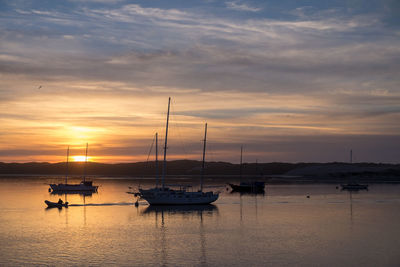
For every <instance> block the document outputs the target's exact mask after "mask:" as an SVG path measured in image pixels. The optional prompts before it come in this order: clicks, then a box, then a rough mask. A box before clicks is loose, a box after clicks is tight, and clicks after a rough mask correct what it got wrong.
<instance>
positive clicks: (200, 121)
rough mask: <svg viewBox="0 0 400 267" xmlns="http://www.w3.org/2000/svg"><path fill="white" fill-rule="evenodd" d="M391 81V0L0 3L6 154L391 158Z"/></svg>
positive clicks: (398, 76)
mask: <svg viewBox="0 0 400 267" xmlns="http://www.w3.org/2000/svg"><path fill="white" fill-rule="evenodd" d="M399 85H400V2H399V1H397V0H382V1H377V0H376V1H375V0H371V1H361V0H349V1H335V0H331V1H325V0H316V1H313V0H310V1H293V0H292V1H288V0H280V1H275V0H274V1H240V0H237V1H235V0H234V1H216V0H215V1H213V0H202V1H200V0H199V1H187V0H186V1H174V0H170V1H152V0H146V1H124V0H65V1H54V0H49V1H46V0H43V1H28V0H12V1H5V0H0V127H1V128H0V161H3V162H31V161H41V162H61V161H65V160H66V151H67V147H68V146H69V147H70V155H71V156H74V157H75V156H78V157H76V158H79V156H82V155H84V153H85V147H86V143H89V152H88V154H89V157H90V160H92V161H97V162H104V163H117V162H136V161H145V160H147V159H148V158H149V157H150V160H154V156H153V152H154V149H153V150H150V147H151V144H152V142H153V140H154V134H155V133H156V132H158V134H159V144H160V146H159V151H160V154H161V153H162V145H161V143H162V142H163V139H164V135H165V122H166V113H167V105H168V97H171V98H172V105H171V117H170V119H171V121H170V132H169V137H168V159H169V160H174V159H195V160H201V156H202V155H201V153H202V140H203V138H204V136H203V135H204V124H205V123H206V122H207V123H208V133H207V156H206V160H207V161H229V162H239V159H240V146H242V145H243V149H244V154H243V161H244V162H256V161H258V162H278V161H279V162H333V161H339V162H348V161H349V160H350V150H353V161H354V162H383V163H400V123H399V122H400V88H399ZM149 155H150V156H149Z"/></svg>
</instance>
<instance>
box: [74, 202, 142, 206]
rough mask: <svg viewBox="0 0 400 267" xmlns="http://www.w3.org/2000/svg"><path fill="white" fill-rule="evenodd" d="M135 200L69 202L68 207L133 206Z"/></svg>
mask: <svg viewBox="0 0 400 267" xmlns="http://www.w3.org/2000/svg"><path fill="white" fill-rule="evenodd" d="M133 205H135V203H133V202H117V203H88V204H69V205H68V207H83V206H133Z"/></svg>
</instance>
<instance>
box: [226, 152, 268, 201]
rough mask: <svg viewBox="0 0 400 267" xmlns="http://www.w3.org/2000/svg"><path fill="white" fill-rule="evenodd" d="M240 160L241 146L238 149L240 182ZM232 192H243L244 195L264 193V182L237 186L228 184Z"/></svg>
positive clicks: (252, 182)
mask: <svg viewBox="0 0 400 267" xmlns="http://www.w3.org/2000/svg"><path fill="white" fill-rule="evenodd" d="M242 158H243V146H241V147H240V180H242V165H243V162H242ZM229 186H230V187H231V188H232V191H234V192H244V193H264V188H265V182H261V181H251V182H242V181H240V183H239V184H229Z"/></svg>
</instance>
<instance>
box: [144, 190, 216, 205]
mask: <svg viewBox="0 0 400 267" xmlns="http://www.w3.org/2000/svg"><path fill="white" fill-rule="evenodd" d="M139 192H140V198H142V199H144V200H146V201H147V202H148V203H149V204H150V205H202V204H210V203H212V202H214V201H216V200H217V199H218V197H219V194H218V193H213V192H187V191H183V190H172V189H166V190H162V189H159V190H157V189H148V190H143V189H139Z"/></svg>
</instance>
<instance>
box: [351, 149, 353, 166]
mask: <svg viewBox="0 0 400 267" xmlns="http://www.w3.org/2000/svg"><path fill="white" fill-rule="evenodd" d="M350 163H353V150H352V149H350Z"/></svg>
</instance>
